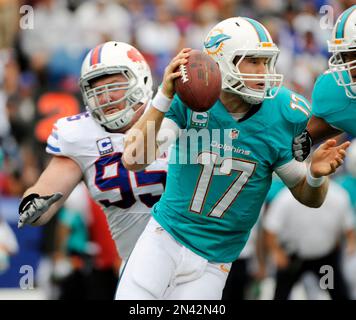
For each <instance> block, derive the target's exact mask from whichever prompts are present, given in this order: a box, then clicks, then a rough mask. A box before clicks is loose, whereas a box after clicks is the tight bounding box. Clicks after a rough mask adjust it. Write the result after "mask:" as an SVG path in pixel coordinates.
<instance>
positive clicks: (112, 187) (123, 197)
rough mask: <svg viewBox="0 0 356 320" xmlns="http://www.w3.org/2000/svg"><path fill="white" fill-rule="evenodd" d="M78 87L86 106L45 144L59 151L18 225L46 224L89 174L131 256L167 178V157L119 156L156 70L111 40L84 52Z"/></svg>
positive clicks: (122, 249)
mask: <svg viewBox="0 0 356 320" xmlns="http://www.w3.org/2000/svg"><path fill="white" fill-rule="evenodd" d="M80 88H81V91H82V95H83V99H84V102H85V103H86V105H87V109H88V112H85V113H81V114H78V115H75V116H71V117H67V118H62V119H60V120H58V121H57V123H56V124H55V125H54V128H53V131H52V134H51V135H50V136H49V138H48V141H47V149H46V151H47V152H48V153H50V154H52V155H54V157H53V158H52V159H51V161H50V163H49V165H48V167H47V168H46V169H45V171H44V172H43V173H42V175H41V176H40V178H39V179H38V181H37V182H36V183H35V185H34V186H32V187H30V188H29V189H28V190H27V191H26V192H25V194H24V198H23V200H22V202H21V204H20V208H19V213H20V218H19V227H22V226H23V225H24V224H31V225H42V224H44V223H46V222H47V221H48V220H49V219H50V218H51V217H52V216H53V215H54V214H55V213H56V212H57V211H58V209H59V208H60V207H61V206H62V204H63V202H64V201H65V199H66V198H67V197H68V195H69V194H70V193H71V192H72V190H73V189H74V187H75V186H76V185H77V184H78V183H79V182H80V181H81V180H83V181H84V182H85V184H86V185H87V187H88V190H89V192H90V194H91V196H92V197H93V199H95V201H96V202H98V203H99V204H100V205H101V206H102V208H103V210H104V212H105V213H106V215H107V219H108V222H109V226H110V230H111V233H112V237H113V239H114V240H115V242H116V245H117V248H118V251H119V254H120V256H121V257H122V258H123V259H124V260H126V259H127V257H128V255H129V254H130V252H131V250H132V248H133V246H134V244H135V243H136V240H137V238H138V237H139V235H140V234H141V232H142V231H143V229H144V228H145V226H146V224H147V221H148V219H149V217H150V208H151V207H152V206H153V204H154V203H155V202H157V201H158V199H159V198H160V196H161V193H162V192H163V190H164V184H165V178H166V167H167V163H166V160H165V159H164V158H161V159H158V160H157V161H156V162H154V163H153V164H152V165H151V166H149V167H148V168H147V169H146V170H145V171H143V172H137V173H134V172H129V171H127V170H126V169H125V168H124V166H123V165H122V162H121V155H122V152H123V148H124V145H123V140H124V136H125V132H126V131H127V130H128V129H130V128H131V126H132V125H133V124H134V123H135V122H136V121H137V120H138V119H139V117H140V116H141V115H142V114H143V112H144V110H145V108H146V107H147V106H148V105H149V104H150V100H151V97H152V77H151V72H150V69H149V66H148V64H147V63H146V61H145V59H144V58H143V56H142V55H141V53H140V52H139V51H138V50H137V49H135V48H134V47H132V46H130V45H128V44H126V43H121V42H115V41H110V42H106V43H104V44H102V45H98V46H97V47H95V48H94V49H92V50H91V51H90V52H89V53H88V55H87V56H86V58H85V59H84V61H83V65H82V71H81V78H80Z"/></svg>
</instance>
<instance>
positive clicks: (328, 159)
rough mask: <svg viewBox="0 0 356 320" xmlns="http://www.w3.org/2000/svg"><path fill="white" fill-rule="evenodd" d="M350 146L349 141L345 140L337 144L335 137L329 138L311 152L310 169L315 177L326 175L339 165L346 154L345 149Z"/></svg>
mask: <svg viewBox="0 0 356 320" xmlns="http://www.w3.org/2000/svg"><path fill="white" fill-rule="evenodd" d="M349 146H350V141H346V142H344V143H342V144H340V145H339V146H337V145H336V140H335V139H329V140H327V141H326V142H325V143H323V144H322V145H320V147H319V148H318V149H317V150H316V151H315V152H314V153H313V155H312V161H311V165H310V171H311V173H312V175H313V176H314V177H315V178H319V177H322V176H327V175H329V174H332V173H334V172H335V171H336V169H337V168H338V167H340V166H341V165H342V164H343V162H344V158H345V155H346V149H347V148H348V147H349Z"/></svg>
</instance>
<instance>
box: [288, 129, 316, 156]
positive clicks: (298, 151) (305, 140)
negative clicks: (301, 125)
mask: <svg viewBox="0 0 356 320" xmlns="http://www.w3.org/2000/svg"><path fill="white" fill-rule="evenodd" d="M312 145H313V140H312V138H311V136H310V134H309V132H308V130H304V131H303V132H302V133H301V134H300V135H299V136H297V137H295V138H294V139H293V145H292V151H293V156H294V158H295V160H297V161H299V162H302V161H304V160H305V159H306V158H308V156H309V153H310V150H311V147H312Z"/></svg>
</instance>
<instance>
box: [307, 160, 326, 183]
mask: <svg viewBox="0 0 356 320" xmlns="http://www.w3.org/2000/svg"><path fill="white" fill-rule="evenodd" d="M325 180H326V177H325V176H322V177H320V178H315V177H313V176H312V174H311V172H310V164H309V165H308V170H307V183H308V184H309V185H310V186H311V187H313V188H318V187H320V186H321V185H322V184H323V183H324V182H325Z"/></svg>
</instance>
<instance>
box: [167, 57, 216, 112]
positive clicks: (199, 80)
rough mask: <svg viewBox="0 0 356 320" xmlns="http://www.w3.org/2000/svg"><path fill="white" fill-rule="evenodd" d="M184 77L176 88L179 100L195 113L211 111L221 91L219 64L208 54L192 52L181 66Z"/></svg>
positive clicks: (177, 83) (178, 80)
mask: <svg viewBox="0 0 356 320" xmlns="http://www.w3.org/2000/svg"><path fill="white" fill-rule="evenodd" d="M179 69H180V71H181V73H182V75H181V76H180V77H178V78H176V79H175V81H174V86H175V90H176V93H177V94H178V96H179V98H180V99H181V100H182V101H183V102H184V104H186V105H187V107H188V108H190V109H191V110H193V111H196V112H204V111H207V110H209V109H210V108H211V107H212V106H213V105H214V103H215V102H216V101H217V100H218V98H219V95H220V91H221V73H220V70H219V66H218V64H217V63H216V62H215V61H214V60H213V59H212V58H211V57H209V55H208V54H206V53H204V52H201V51H199V50H192V51H190V54H189V58H188V62H187V63H186V64H185V65H180V66H179Z"/></svg>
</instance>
